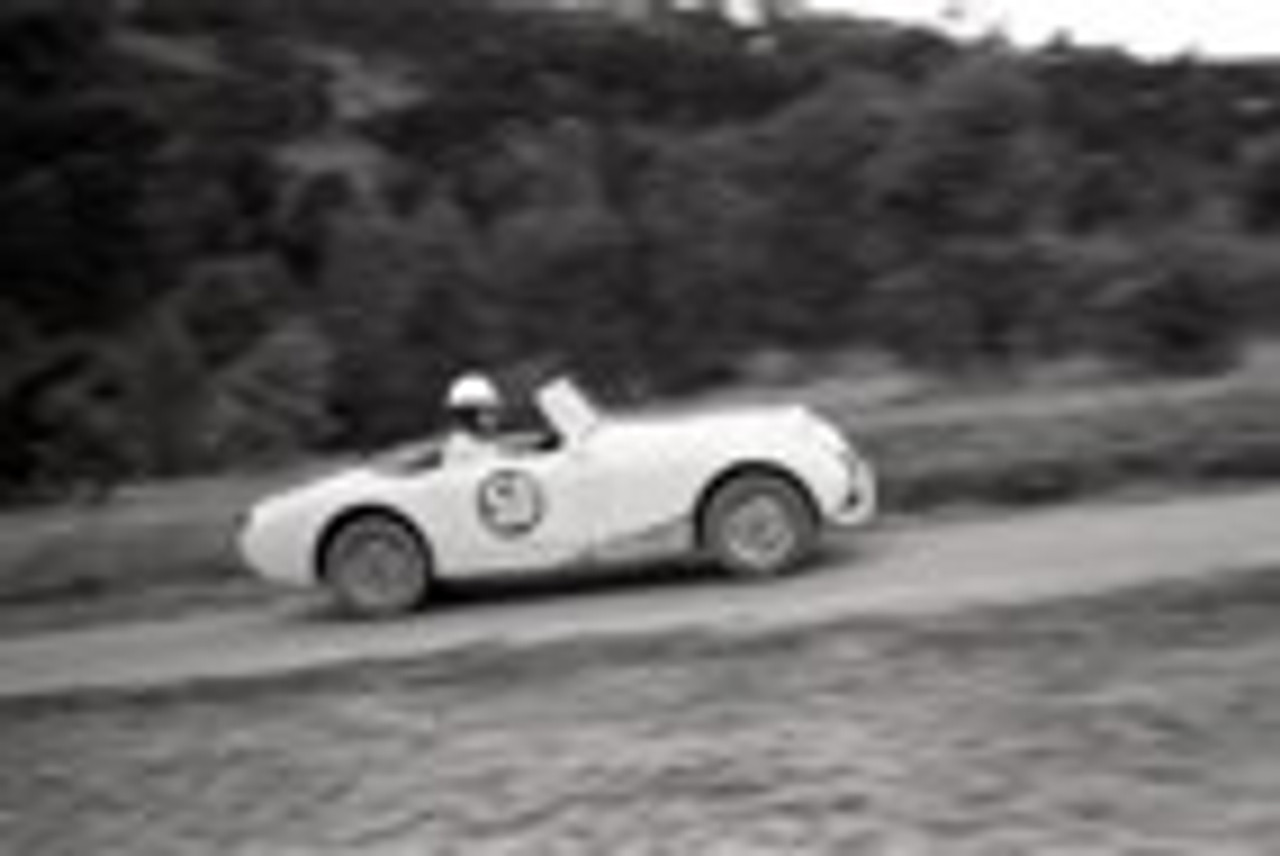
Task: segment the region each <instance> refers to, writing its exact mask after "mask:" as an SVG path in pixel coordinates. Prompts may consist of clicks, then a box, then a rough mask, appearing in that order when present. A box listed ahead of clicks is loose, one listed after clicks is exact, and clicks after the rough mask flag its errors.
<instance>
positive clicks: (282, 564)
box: [239, 378, 876, 616]
mask: <svg viewBox="0 0 1280 856" xmlns="http://www.w3.org/2000/svg"><path fill="white" fill-rule="evenodd" d="M531 402H532V403H533V408H534V411H535V413H537V414H539V415H540V420H539V421H541V422H543V423H545V428H544V429H543V430H542V431H540V432H538V433H537V434H534V435H533V436H532V437H531V436H529V435H522V436H518V437H517V436H512V437H511V438H510V442H509V443H504V444H502V445H501V446H500V447H499V449H497V450H495V452H494V453H493V454H491V455H487V456H484V457H481V458H478V459H477V458H475V457H468V458H467V459H466V460H464V461H455V462H450V461H449V460H448V459H447V455H446V454H445V451H444V447H443V446H442V445H441V444H440V443H438V442H431V441H428V442H425V443H420V444H418V445H416V446H410V447H406V448H402V449H400V450H397V451H393V452H391V453H388V454H385V455H383V456H381V457H375V458H372V459H370V460H369V461H367V462H366V463H363V464H361V465H358V466H354V467H352V468H350V469H347V470H344V471H342V472H339V473H337V474H336V475H331V476H328V477H324V478H321V479H319V480H318V481H314V482H311V483H309V484H305V485H303V486H301V487H297V488H293V489H290V490H286V491H284V492H282V493H279V494H276V495H273V496H269V497H267V498H266V499H264V500H262V501H261V502H259V503H258V504H257V505H255V506H254V507H253V508H252V509H250V510H249V511H248V512H247V513H246V514H245V516H244V520H243V522H242V525H241V529H240V533H239V542H240V547H241V552H242V553H243V555H244V556H245V558H246V560H247V562H248V564H249V565H250V566H251V567H253V568H254V569H256V570H257V571H258V572H259V573H260V574H262V575H263V576H265V577H266V578H268V579H271V580H278V581H282V582H286V583H293V584H299V585H307V586H311V585H319V586H324V587H326V588H328V589H329V590H330V591H331V592H332V594H333V595H334V597H335V598H336V599H337V601H338V602H339V603H340V604H342V605H343V606H345V607H346V608H347V609H348V610H349V611H352V612H355V613H357V614H362V615H367V616H378V615H390V614H395V613H401V612H407V611H410V610H413V609H415V608H417V607H420V606H422V605H423V604H424V603H425V602H426V601H427V599H428V598H429V596H430V594H431V593H432V591H433V588H434V585H435V583H436V582H437V581H439V580H441V579H447V578H451V577H453V578H456V577H460V576H467V575H487V574H493V573H501V572H513V571H515V572H522V571H535V570H546V569H550V568H555V567H560V566H568V565H575V566H578V565H584V564H585V565H587V566H592V567H594V566H596V565H605V564H614V563H618V562H635V561H638V560H654V559H659V558H675V557H700V558H707V559H710V560H712V561H714V562H715V563H717V564H718V565H719V566H721V567H723V568H724V569H726V570H728V571H730V572H733V573H736V574H739V575H744V576H753V577H763V576H772V575H775V574H779V573H782V572H784V571H787V570H790V569H792V568H794V567H795V566H796V565H797V564H799V563H800V562H802V561H803V560H804V559H805V558H806V557H807V556H808V555H809V554H810V553H811V552H812V550H813V548H814V546H815V544H816V542H817V540H818V537H819V535H820V533H821V530H822V529H823V528H824V527H827V526H840V527H849V526H855V525H858V524H862V523H865V522H866V521H868V520H869V519H870V518H871V516H872V515H873V513H874V511H875V506H876V483H875V479H874V476H873V473H872V471H871V468H870V467H869V466H868V464H867V462H866V461H865V460H864V458H863V457H862V455H861V454H859V453H858V451H857V450H856V449H855V448H854V447H853V446H852V445H851V444H850V443H849V441H848V440H847V439H846V438H845V437H844V436H843V435H842V434H841V433H840V432H839V431H838V430H837V429H836V428H835V427H834V426H833V425H832V424H831V423H829V422H828V421H826V420H825V419H823V418H822V417H820V416H818V415H817V414H816V413H814V412H812V411H810V410H808V409H806V408H803V407H760V408H756V409H748V410H741V411H725V412H710V413H701V414H671V415H648V416H645V415H631V416H624V415H616V416H615V415H611V414H607V413H604V412H602V411H601V410H599V409H598V408H597V407H596V406H595V405H594V404H593V403H592V402H591V401H590V400H589V399H588V398H587V397H586V396H585V395H584V394H583V393H582V392H581V391H580V389H579V388H578V387H577V386H576V385H575V384H574V383H573V382H571V381H569V380H568V379H565V378H557V379H554V380H552V381H550V382H549V383H546V384H543V385H542V386H540V387H539V388H538V389H537V390H536V391H535V392H534V394H533V396H532V398H531Z"/></svg>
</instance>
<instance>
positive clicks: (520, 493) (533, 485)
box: [477, 470, 546, 538]
mask: <svg viewBox="0 0 1280 856" xmlns="http://www.w3.org/2000/svg"><path fill="white" fill-rule="evenodd" d="M477 501H478V502H477V504H478V505H479V511H480V520H481V521H483V522H484V524H485V526H487V527H489V529H490V530H492V531H493V532H494V533H496V534H498V535H501V536H502V537H504V538H516V537H519V536H521V535H527V534H528V533H530V532H532V531H533V530H534V529H536V528H537V526H538V524H539V523H540V522H541V521H542V516H543V514H544V513H545V511H546V501H545V499H544V498H543V495H542V488H541V487H539V486H538V483H537V482H536V481H534V479H533V477H532V476H530V475H529V474H528V473H524V472H520V471H519V470H499V471H497V472H496V473H493V474H492V475H490V476H489V477H488V478H486V479H485V480H484V481H483V482H481V483H480V492H479V495H478V497H477Z"/></svg>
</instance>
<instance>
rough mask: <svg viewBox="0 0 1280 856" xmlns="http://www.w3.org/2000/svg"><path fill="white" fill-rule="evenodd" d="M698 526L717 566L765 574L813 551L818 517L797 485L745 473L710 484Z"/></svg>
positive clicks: (772, 574)
mask: <svg viewBox="0 0 1280 856" xmlns="http://www.w3.org/2000/svg"><path fill="white" fill-rule="evenodd" d="M701 531H702V544H703V547H704V549H705V550H706V552H707V553H708V554H709V556H710V557H711V559H712V560H713V561H715V563H716V564H717V565H719V566H720V568H722V569H723V570H725V571H727V572H729V573H731V574H733V575H734V576H737V577H742V578H745V579H764V578H770V577H777V576H780V575H782V574H785V573H787V572H789V571H792V570H794V569H795V568H796V567H797V566H799V565H800V564H801V563H802V562H803V561H804V560H805V559H807V558H808V557H809V556H810V555H811V554H812V552H813V550H814V547H815V545H816V543H817V538H818V522H817V518H816V516H815V514H814V512H813V509H812V507H811V505H810V503H809V500H808V498H807V497H806V496H805V495H804V493H803V492H802V489H801V488H799V487H797V486H796V485H795V484H793V483H792V482H791V481H790V480H789V479H787V478H785V477H783V476H779V475H774V474H772V473H745V474H743V475H739V476H734V477H732V478H731V479H730V480H729V481H727V482H725V483H724V484H723V485H721V486H720V487H718V488H716V489H715V492H714V493H713V494H712V495H711V497H710V499H709V500H708V502H707V504H706V506H705V511H704V513H703V515H702V527H701Z"/></svg>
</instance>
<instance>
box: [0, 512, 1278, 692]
mask: <svg viewBox="0 0 1280 856" xmlns="http://www.w3.org/2000/svg"><path fill="white" fill-rule="evenodd" d="M1269 564H1276V565H1280V491H1266V492H1251V493H1246V494H1235V495H1216V496H1210V497H1197V498H1189V499H1187V498H1182V499H1166V500H1161V501H1147V502H1133V501H1131V502H1119V501H1117V502H1110V503H1095V504H1091V505H1087V506H1077V507H1070V508H1065V509H1056V510H1051V511H1042V512H1035V513H1029V512H1028V513H1020V514H1016V515H1013V516H1009V517H1004V518H1001V519H999V520H992V519H987V520H966V521H956V522H945V523H940V522H933V523H928V524H912V523H907V524H898V525H894V526H889V527H885V528H884V529H882V530H881V531H879V532H876V533H873V534H870V535H865V536H863V538H862V539H861V540H859V541H855V542H852V543H846V544H840V545H837V548H836V550H835V551H834V552H833V555H832V556H831V558H830V559H829V560H828V561H827V562H826V563H825V564H824V565H823V566H821V567H819V568H817V569H815V570H814V571H813V572H812V573H809V574H806V575H804V576H801V577H798V578H795V579H790V580H785V581H780V582H777V583H772V584H761V585H733V584H731V583H726V582H725V581H723V580H718V579H710V578H701V579H694V580H680V581H672V580H671V579H669V577H670V575H669V574H668V575H667V576H668V579H666V580H654V581H652V582H651V583H650V584H646V585H637V584H635V583H634V581H631V583H630V584H621V583H618V584H613V585H598V586H582V585H575V586H566V585H550V584H544V585H536V586H529V587H525V589H526V590H524V591H523V592H517V593H513V592H511V591H510V590H508V591H507V592H506V593H505V596H502V595H499V596H492V597H473V598H469V599H466V600H464V601H461V602H457V603H453V604H450V605H447V606H445V607H442V608H440V609H437V610H435V611H433V612H431V613H429V614H427V615H425V616H421V617H417V618H414V619H407V620H403V621H398V622H392V623H383V624H377V625H369V624H357V623H349V622H339V621H335V620H333V619H323V618H320V617H317V616H316V615H315V614H314V612H313V611H308V610H306V609H300V608H296V607H295V608H289V609H277V610H267V609H264V610H261V611H253V612H243V613H228V614H220V615H213V616H208V617H200V618H193V619H188V620H184V621H170V622H152V623H146V624H134V625H128V626H118V627H105V628H96V629H92V630H83V631H76V632H62V633H55V634H49V635H43V636H35V637H30V638H18V639H13V640H6V641H4V642H3V643H2V647H0V697H14V696H27V695H37V694H45V693H50V692H58V691H62V690H66V689H72V688H104V687H141V686H150V685H157V684H165V683H170V682H175V681H183V680H191V679H199V678H216V677H242V676H252V675H258V674H267V673H275V672H280V671H288V670H296V669H303V668H311V667H317V666H324V665H332V664H337V663H343V662H352V661H361V660H381V659H399V658H411V657H414V656H417V655H420V654H422V653H426V652H433V651H440V650H445V649H449V648H456V647H470V646H479V645H521V644H529V643H534V642H538V641H544V640H556V639H564V638H568V637H577V636H583V635H599V634H622V635H625V634H643V633H650V632H654V631H674V630H691V629H692V630H702V629H706V630H714V631H717V632H726V631H728V632H732V631H734V630H750V629H754V628H759V627H775V626H787V625H792V624H802V623H807V622H818V621H822V620H827V619H834V618H839V617H848V616H859V615H865V616H869V617H882V616H902V615H910V614H920V613H937V612H945V611H949V610H954V609H959V608H964V607H968V606H975V605H983V604H1008V603H1019V602H1026V601H1034V600H1039V599H1047V598H1054V597H1061V596H1069V595H1077V594H1088V593H1093V592H1100V591H1105V590H1110V589H1115V588H1119V587H1123V586H1127V585H1132V584H1137V583H1143V582H1149V581H1154V580H1161V579H1173V578H1179V577H1188V576H1193V575H1203V574H1207V573H1215V572H1230V571H1234V570H1244V569H1256V568H1258V567H1259V566H1263V565H1269ZM659 576H661V575H659Z"/></svg>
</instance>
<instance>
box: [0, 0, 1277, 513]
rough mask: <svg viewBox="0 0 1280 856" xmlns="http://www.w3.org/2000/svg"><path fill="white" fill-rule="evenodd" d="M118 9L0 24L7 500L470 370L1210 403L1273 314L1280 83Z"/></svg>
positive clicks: (0, 306) (1028, 58)
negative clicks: (1174, 387)
mask: <svg viewBox="0 0 1280 856" xmlns="http://www.w3.org/2000/svg"><path fill="white" fill-rule="evenodd" d="M114 6H115V4H105V3H102V4H100V3H97V2H95V1H94V0H23V2H21V3H12V4H6V5H5V7H4V10H3V11H2V12H0V494H3V495H4V496H6V497H8V498H15V497H22V496H29V495H31V494H32V493H39V492H45V491H49V490H63V489H65V488H66V487H67V486H69V485H74V484H78V483H82V482H87V483H90V484H104V483H111V482H113V481H116V480H118V479H120V478H122V477H139V476H155V475H169V474H177V473H183V472H189V471H193V470H208V469H214V468H219V467H224V466H227V465H231V464H243V463H246V462H247V463H254V462H258V461H263V460H273V459H276V458H280V457H282V456H289V455H292V454H295V453H297V452H300V451H310V450H315V449H324V448H331V447H337V446H342V447H347V446H353V445H367V444H371V443H378V442H383V441H386V440H389V439H391V438H394V437H398V436H402V435H405V434H408V433H411V432H416V431H420V430H422V429H423V428H424V427H425V426H426V425H428V424H429V423H430V421H431V419H432V413H431V408H432V404H433V402H434V401H435V400H436V398H437V396H438V392H439V389H440V386H441V384H442V383H443V382H444V379H445V378H446V377H448V376H449V375H450V374H451V373H452V372H454V371H456V370H457V369H458V368H460V367H462V366H465V365H477V364H478V365H510V364H519V363H527V362H529V361H531V360H538V361H541V360H547V359H550V360H558V361H564V362H567V363H570V364H572V365H574V366H575V368H577V369H578V370H579V371H580V372H582V373H585V374H588V375H594V376H597V377H598V378H602V379H606V380H608V381H610V382H611V383H613V384H614V385H615V386H616V387H618V388H620V389H625V390H629V391H632V392H635V391H640V392H643V393H646V394H648V393H653V392H670V391H679V390H688V389H693V388H697V387H700V386H704V385H707V384H710V383H713V382H717V381H721V380H725V379H728V378H730V377H731V376H732V374H733V372H734V371H735V370H736V368H737V367H739V366H741V365H742V364H743V361H744V359H746V358H747V357H750V356H751V355H753V354H758V353H760V352H783V353H786V352H798V353H801V354H805V353H810V352H821V351H826V350H833V349H841V348H846V347H849V346H851V345H852V346H856V347H858V348H861V349H867V350H872V351H881V352H884V353H887V354H889V355H891V356H892V357H893V358H894V359H897V360H900V361H903V362H906V363H910V364H912V365H914V366H923V367H925V368H929V369H937V370H943V371H948V372H951V371H971V370H976V371H979V372H984V371H990V370H996V371H1008V370H1011V369H1016V368H1019V367H1022V366H1025V365H1027V364H1029V363H1033V362H1036V361H1041V360H1047V359H1053V358H1057V357H1061V356H1065V355H1074V354H1079V353H1082V352H1087V353H1091V354H1101V355H1104V356H1105V357H1107V358H1109V359H1111V360H1113V361H1114V363H1115V364H1116V365H1118V366H1122V367H1125V368H1127V369H1136V370H1139V371H1153V370H1154V371H1160V372H1176V373H1200V372H1214V371H1218V370H1220V369H1223V368H1225V367H1227V366H1229V365H1230V364H1231V363H1232V360H1233V358H1234V355H1235V348H1236V345H1237V343H1238V342H1240V341H1242V340H1243V339H1244V338H1245V337H1246V336H1250V335H1256V334H1265V333H1267V332H1268V331H1269V330H1270V328H1271V327H1273V326H1274V325H1275V322H1276V319H1277V318H1278V317H1280V298H1277V297H1276V296H1275V295H1274V292H1275V289H1274V288H1273V287H1272V285H1271V283H1272V280H1273V278H1274V277H1275V275H1276V273H1277V271H1280V251H1278V250H1276V249H1275V247H1274V246H1273V245H1274V240H1273V239H1274V237H1275V232H1276V230H1277V229H1278V228H1280V97H1278V96H1276V94H1275V93H1276V92H1277V91H1280V89H1278V87H1277V84H1280V68H1273V67H1270V66H1265V65H1253V66H1249V65H1219V64H1212V63H1209V62H1205V61H1199V60H1196V59H1194V58H1184V59H1179V60H1175V61H1165V62H1160V63H1154V62H1143V61H1139V60H1137V59H1134V58H1132V57H1128V56H1125V55H1123V54H1120V53H1114V52H1102V51H1095V50H1083V49H1077V48H1073V47H1071V46H1069V45H1057V46H1054V47H1051V48H1047V49H1044V50H1041V51H1037V52H1021V51H1017V50H1014V49H1013V48H1011V47H1009V46H1008V45H1006V44H1004V43H1002V42H1001V41H1000V40H999V39H998V38H992V39H988V40H986V41H983V42H980V43H971V44H957V43H952V42H949V41H947V40H946V39H944V38H942V37H941V36H938V35H934V34H932V33H928V32H923V31H917V30H910V29H900V28H893V27H888V26H885V25H883V24H878V23H874V22H866V21H859V20H856V19H839V20H820V19H817V18H814V17H807V16H790V17H789V16H782V15H780V16H778V17H775V18H772V19H770V20H769V22H768V23H767V24H766V25H761V26H753V27H747V26H745V25H741V24H736V23H734V22H733V21H731V20H730V19H728V18H726V17H724V16H723V15H721V14H719V13H717V12H715V11H714V9H715V4H708V6H707V8H708V9H709V10H710V11H706V10H704V11H699V12H686V13H675V12H670V11H667V12H665V13H663V14H657V13H655V15H654V16H653V17H651V18H637V19H621V18H618V17H616V16H611V15H607V14H603V13H587V12H579V13H574V14H569V13H565V12H553V11H549V10H542V11H537V10H536V8H535V7H536V4H531V3H522V4H516V5H515V6H514V7H509V6H508V5H506V4H494V3H485V2H479V0H467V2H459V0H453V1H452V2H444V0H431V2H425V0H379V2H378V3H368V4H357V3H351V2H348V1H347V0H291V1H290V2H283V0H218V2H215V0H148V2H143V3H136V4H130V12H129V13H128V14H123V13H120V12H117V11H113V9H114ZM662 6H663V4H654V7H655V9H658V8H659V7H662ZM778 8H781V7H778Z"/></svg>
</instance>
